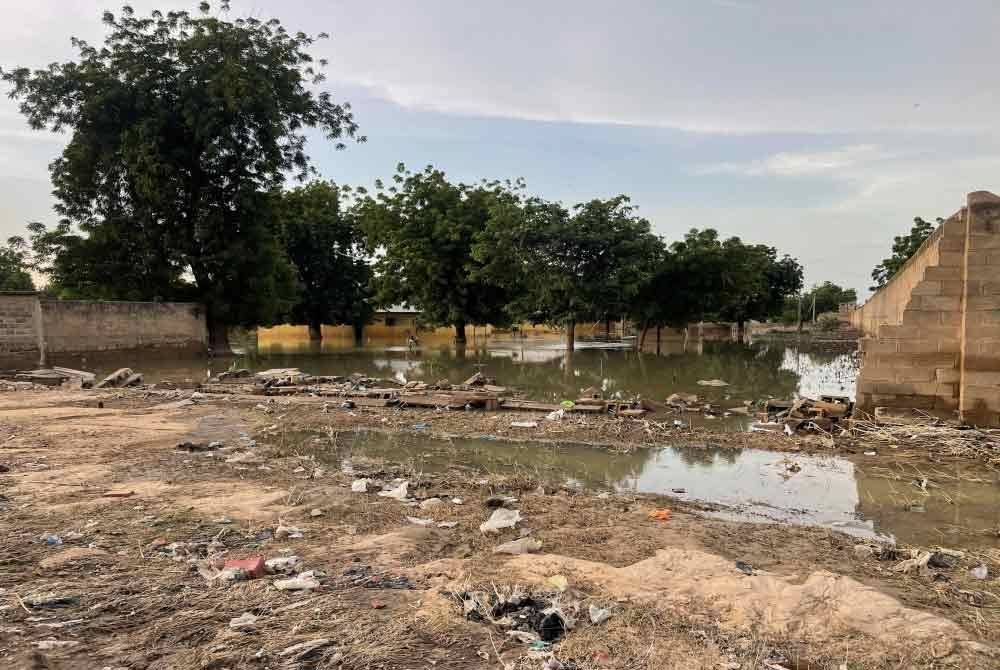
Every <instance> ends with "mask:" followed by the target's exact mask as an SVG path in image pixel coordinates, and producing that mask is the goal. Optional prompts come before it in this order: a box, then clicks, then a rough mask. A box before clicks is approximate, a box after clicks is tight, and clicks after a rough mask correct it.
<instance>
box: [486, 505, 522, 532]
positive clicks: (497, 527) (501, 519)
mask: <svg viewBox="0 0 1000 670" xmlns="http://www.w3.org/2000/svg"><path fill="white" fill-rule="evenodd" d="M520 520H521V512H520V511H518V510H516V509H513V510H512V509H507V508H505V507H501V508H499V509H495V510H493V514H491V515H490V518H489V519H487V520H486V521H484V522H483V523H482V524H480V525H479V530H480V531H481V532H483V533H494V534H496V533H499V532H500V531H501V530H503V529H504V528H514V527H515V526H517V523H518V522H519V521H520Z"/></svg>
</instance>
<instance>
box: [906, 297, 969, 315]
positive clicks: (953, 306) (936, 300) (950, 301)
mask: <svg viewBox="0 0 1000 670" xmlns="http://www.w3.org/2000/svg"><path fill="white" fill-rule="evenodd" d="M914 302H917V303H918V305H919V306H918V307H916V309H920V310H924V311H926V310H934V311H938V312H950V311H955V310H959V309H961V308H962V298H961V297H959V296H954V295H922V296H917V297H915V298H913V299H911V300H910V305H909V306H908V307H909V308H913V305H914Z"/></svg>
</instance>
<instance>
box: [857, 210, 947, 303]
mask: <svg viewBox="0 0 1000 670" xmlns="http://www.w3.org/2000/svg"><path fill="white" fill-rule="evenodd" d="M942 223H944V219H942V218H940V217H938V220H937V225H938V226H940V225H941V224H942ZM936 227H937V226H935V225H934V224H932V223H929V222H927V221H924V220H923V219H921V218H920V217H919V216H918V217H916V218H914V219H913V227H912V228H910V232H909V234H907V235H897V236H896V237H894V238H893V240H892V256H890V257H889V258H886V259H884V260H883V261H882V262H881V263H879V264H878V265H876V266H875V269H874V270H872V280H873V281H874V282H875V285H874V286H872V287H871V290H873V291H877V290H878V289H880V288H882V287H883V286H885V285H886V284H887V283H889V280H890V279H892V278H893V276H894V275H895V274H896V273H897V272H899V270H900V268H902V267H903V265H904V264H905V263H906V261H908V260H909V259H910V257H911V256H912V255H913V254H915V253H917V249H919V248H920V245H922V244H923V243H924V240H926V239H927V238H928V237H930V235H931V233H932V232H934V229H935V228H936Z"/></svg>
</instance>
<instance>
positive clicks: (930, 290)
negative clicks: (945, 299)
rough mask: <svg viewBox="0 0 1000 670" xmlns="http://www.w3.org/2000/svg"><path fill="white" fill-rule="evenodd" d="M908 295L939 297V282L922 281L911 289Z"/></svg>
mask: <svg viewBox="0 0 1000 670" xmlns="http://www.w3.org/2000/svg"><path fill="white" fill-rule="evenodd" d="M910 295H941V282H940V281H927V280H924V281H922V282H920V283H919V284H917V285H916V286H914V287H913V291H912V292H911V293H910Z"/></svg>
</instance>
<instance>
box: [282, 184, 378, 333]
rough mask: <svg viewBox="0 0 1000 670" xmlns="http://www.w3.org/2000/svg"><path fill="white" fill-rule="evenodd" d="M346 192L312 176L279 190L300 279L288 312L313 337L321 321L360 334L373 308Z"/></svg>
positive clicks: (361, 237) (361, 243) (289, 247)
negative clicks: (281, 190)
mask: <svg viewBox="0 0 1000 670" xmlns="http://www.w3.org/2000/svg"><path fill="white" fill-rule="evenodd" d="M350 195H351V191H350V189H348V188H345V187H340V186H338V185H337V184H334V183H333V182H324V181H314V182H312V183H310V184H308V185H306V186H302V187H299V188H296V189H293V190H290V191H285V192H283V193H281V194H280V195H278V196H277V197H278V198H279V203H278V204H277V205H276V209H277V212H278V216H279V218H280V220H281V222H282V224H283V225H282V231H283V236H284V240H285V249H286V251H287V253H288V257H289V259H290V260H291V262H292V265H293V266H294V267H295V271H296V274H297V276H298V282H299V298H298V301H297V302H296V304H295V306H294V307H293V308H292V312H291V318H292V321H293V322H294V323H305V324H306V325H308V326H309V337H310V339H313V340H319V339H321V338H322V331H321V328H320V326H321V325H322V324H324V323H330V324H347V325H351V326H353V327H354V332H355V335H356V336H359V335H360V333H361V328H362V327H363V326H364V324H365V322H367V321H368V320H369V318H370V317H371V314H372V307H371V301H370V298H371V288H370V284H371V279H372V272H371V267H370V266H369V265H368V261H367V252H366V248H365V239H364V235H363V234H362V232H361V229H360V227H359V226H358V225H357V217H356V212H355V211H354V210H353V209H352V207H351V206H350V201H349V198H350Z"/></svg>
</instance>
